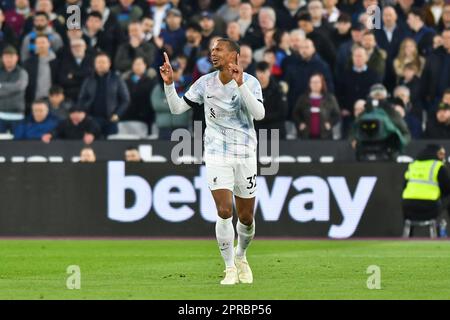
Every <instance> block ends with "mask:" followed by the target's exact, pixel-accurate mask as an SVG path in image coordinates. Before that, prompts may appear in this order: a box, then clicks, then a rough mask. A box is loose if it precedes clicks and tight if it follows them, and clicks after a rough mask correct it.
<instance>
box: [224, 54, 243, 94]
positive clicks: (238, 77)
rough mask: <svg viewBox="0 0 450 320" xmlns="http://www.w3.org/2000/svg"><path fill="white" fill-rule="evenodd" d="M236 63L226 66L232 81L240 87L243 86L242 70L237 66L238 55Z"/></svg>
mask: <svg viewBox="0 0 450 320" xmlns="http://www.w3.org/2000/svg"><path fill="white" fill-rule="evenodd" d="M237 61H238V62H237V64H234V63H230V64H229V65H228V70H229V71H230V73H231V76H232V77H233V79H234V81H236V83H237V84H238V86H239V87H240V86H242V85H243V84H244V69H243V68H242V67H241V66H240V65H239V55H237Z"/></svg>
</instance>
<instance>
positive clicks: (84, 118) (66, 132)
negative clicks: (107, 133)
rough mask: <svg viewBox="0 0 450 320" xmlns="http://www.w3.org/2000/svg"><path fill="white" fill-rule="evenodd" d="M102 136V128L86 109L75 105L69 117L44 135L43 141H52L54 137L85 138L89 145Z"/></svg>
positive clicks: (65, 138)
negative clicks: (87, 113)
mask: <svg viewBox="0 0 450 320" xmlns="http://www.w3.org/2000/svg"><path fill="white" fill-rule="evenodd" d="M99 137H100V128H99V126H98V125H97V123H96V122H95V121H94V120H93V119H92V118H91V117H90V116H88V115H86V111H85V110H84V109H83V108H81V107H79V106H73V107H72V108H71V109H70V113H69V118H68V119H66V120H63V121H61V122H60V123H59V124H58V126H57V127H56V128H55V129H54V130H52V131H51V132H49V133H46V134H44V135H43V136H42V141H43V142H45V143H50V141H51V140H53V139H62V140H83V142H84V143H85V144H87V145H89V144H91V143H92V142H94V140H95V139H98V138H99Z"/></svg>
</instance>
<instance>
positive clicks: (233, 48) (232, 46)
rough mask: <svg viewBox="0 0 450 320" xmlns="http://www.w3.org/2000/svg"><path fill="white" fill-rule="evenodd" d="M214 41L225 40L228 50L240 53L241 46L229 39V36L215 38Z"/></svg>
mask: <svg viewBox="0 0 450 320" xmlns="http://www.w3.org/2000/svg"><path fill="white" fill-rule="evenodd" d="M216 41H217V42H226V43H227V45H228V49H229V50H230V51H234V52H236V53H237V54H240V53H241V47H240V46H239V44H238V43H237V42H236V41H234V40H231V39H229V38H220V39H217V40H216Z"/></svg>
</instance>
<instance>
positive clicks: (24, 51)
mask: <svg viewBox="0 0 450 320" xmlns="http://www.w3.org/2000/svg"><path fill="white" fill-rule="evenodd" d="M33 25H34V29H33V31H31V32H30V33H29V34H27V35H26V36H25V38H24V39H23V41H22V47H21V50H20V52H21V53H20V57H21V59H22V61H26V60H27V59H28V58H30V57H32V56H34V55H36V54H37V52H36V46H37V44H36V39H37V37H39V36H41V35H45V36H46V37H47V38H48V40H49V42H50V46H51V48H52V50H53V51H54V52H56V51H58V49H60V48H61V47H62V46H63V41H62V39H61V36H60V35H59V34H58V33H57V32H55V31H54V30H53V28H52V27H51V26H50V25H49V17H48V15H47V14H46V13H45V12H36V14H35V15H34V18H33Z"/></svg>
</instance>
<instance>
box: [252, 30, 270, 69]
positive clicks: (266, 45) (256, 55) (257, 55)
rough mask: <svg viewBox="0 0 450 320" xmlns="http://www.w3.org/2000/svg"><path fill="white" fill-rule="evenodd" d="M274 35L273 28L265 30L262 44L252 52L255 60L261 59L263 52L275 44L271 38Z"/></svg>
mask: <svg viewBox="0 0 450 320" xmlns="http://www.w3.org/2000/svg"><path fill="white" fill-rule="evenodd" d="M274 35H275V30H267V31H266V32H265V33H264V46H263V47H261V48H259V49H257V50H255V51H254V53H253V59H254V60H255V61H256V62H261V61H263V58H264V53H265V52H266V51H267V50H270V49H272V48H273V47H274V46H275V40H274V38H273V36H274Z"/></svg>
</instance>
